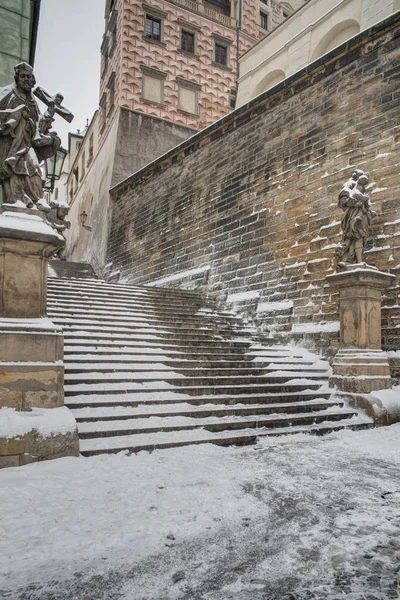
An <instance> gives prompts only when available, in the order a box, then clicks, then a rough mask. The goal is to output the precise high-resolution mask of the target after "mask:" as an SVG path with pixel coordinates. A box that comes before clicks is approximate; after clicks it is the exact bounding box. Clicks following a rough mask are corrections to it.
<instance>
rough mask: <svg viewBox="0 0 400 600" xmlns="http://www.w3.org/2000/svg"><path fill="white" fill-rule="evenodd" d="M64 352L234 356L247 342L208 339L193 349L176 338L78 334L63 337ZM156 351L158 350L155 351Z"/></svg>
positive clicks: (245, 346)
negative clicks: (102, 337) (135, 337)
mask: <svg viewBox="0 0 400 600" xmlns="http://www.w3.org/2000/svg"><path fill="white" fill-rule="evenodd" d="M64 343H65V346H64V349H65V352H66V353H67V350H68V351H70V349H75V350H74V352H76V351H77V348H79V349H80V350H79V352H81V351H82V350H83V351H85V350H86V349H94V348H96V352H97V351H100V349H107V348H109V349H114V350H117V349H119V350H120V351H122V352H125V350H127V349H128V348H129V349H131V350H134V349H136V350H137V351H138V350H139V349H144V348H146V349H147V351H148V352H149V353H150V352H151V351H153V352H156V353H158V354H162V353H164V354H166V353H168V354H171V353H174V354H180V355H182V354H185V355H186V354H187V355H188V356H190V355H192V356H193V355H200V354H206V355H211V356H212V355H213V354H225V355H226V356H228V355H235V356H242V357H243V356H244V355H245V351H246V350H247V349H248V347H249V344H246V343H244V342H225V343H223V342H222V341H220V342H219V343H217V342H214V341H210V342H208V343H207V342H206V341H203V342H202V343H201V344H196V346H195V350H193V347H192V346H191V345H190V344H189V343H188V344H187V345H186V346H185V344H183V343H182V340H181V341H179V340H176V343H175V344H174V343H171V340H169V341H167V340H157V339H155V340H154V339H150V338H145V339H144V338H141V339H133V340H132V339H130V338H129V336H128V337H127V338H125V337H123V338H122V339H121V338H119V337H118V338H116V339H114V338H109V339H101V340H100V339H98V338H96V337H93V338H91V337H88V338H85V336H80V337H79V338H76V337H72V338H68V337H66V339H65V342H64ZM81 349H82V350H81ZM157 351H158V352H157Z"/></svg>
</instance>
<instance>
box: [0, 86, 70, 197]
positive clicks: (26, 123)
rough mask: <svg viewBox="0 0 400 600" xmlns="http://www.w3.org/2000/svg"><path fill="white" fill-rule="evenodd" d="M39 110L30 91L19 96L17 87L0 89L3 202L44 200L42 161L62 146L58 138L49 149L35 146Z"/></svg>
mask: <svg viewBox="0 0 400 600" xmlns="http://www.w3.org/2000/svg"><path fill="white" fill-rule="evenodd" d="M40 118H41V117H40V112H39V107H38V105H37V103H36V101H35V99H34V98H33V96H32V94H31V92H29V93H27V94H26V95H25V94H23V93H20V92H19V90H18V89H17V87H16V85H9V86H6V87H3V88H0V125H1V126H2V127H3V128H4V126H6V127H7V129H6V131H5V132H4V133H5V135H4V133H1V129H0V183H3V187H4V196H5V197H4V201H5V202H7V203H10V204H14V203H15V202H18V201H20V202H23V203H24V205H27V206H29V205H32V202H33V203H36V202H38V201H39V200H41V199H42V197H43V186H42V172H41V169H40V162H41V161H42V160H44V159H45V158H47V157H49V156H52V155H53V154H54V152H55V150H56V149H57V147H58V146H59V145H60V140H59V138H57V137H56V136H55V137H54V138H53V139H52V143H51V144H49V145H46V146H37V147H34V145H35V141H37V140H39V139H40V132H39V129H38V124H39V121H40Z"/></svg>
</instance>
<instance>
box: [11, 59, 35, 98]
mask: <svg viewBox="0 0 400 600" xmlns="http://www.w3.org/2000/svg"><path fill="white" fill-rule="evenodd" d="M14 71H15V77H14V79H15V83H16V84H17V87H18V88H20V89H21V90H22V91H23V92H30V91H31V89H32V88H33V87H34V85H35V83H36V79H35V76H34V74H33V69H32V67H31V65H28V63H26V62H21V63H19V64H18V65H17V66H16V67H14Z"/></svg>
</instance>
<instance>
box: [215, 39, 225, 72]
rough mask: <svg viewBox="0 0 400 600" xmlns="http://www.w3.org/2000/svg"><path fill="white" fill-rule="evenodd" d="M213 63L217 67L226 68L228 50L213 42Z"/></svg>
mask: <svg viewBox="0 0 400 600" xmlns="http://www.w3.org/2000/svg"><path fill="white" fill-rule="evenodd" d="M215 62H216V63H218V64H219V65H224V66H228V48H227V47H226V46H223V45H222V44H218V42H215Z"/></svg>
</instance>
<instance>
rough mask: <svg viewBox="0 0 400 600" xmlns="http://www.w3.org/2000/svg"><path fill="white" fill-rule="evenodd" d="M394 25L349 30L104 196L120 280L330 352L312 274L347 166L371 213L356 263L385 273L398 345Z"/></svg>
mask: <svg viewBox="0 0 400 600" xmlns="http://www.w3.org/2000/svg"><path fill="white" fill-rule="evenodd" d="M399 39H400V16H399V15H397V16H396V15H394V16H392V17H391V18H389V19H387V20H386V21H384V22H382V23H380V24H379V25H377V26H375V27H373V28H371V29H369V30H367V31H365V32H363V33H361V34H359V35H358V36H356V37H355V38H353V39H352V40H350V41H349V42H347V43H345V44H343V45H342V46H340V47H339V48H337V49H335V50H333V51H331V52H330V53H329V54H328V55H325V56H324V57H323V58H321V59H320V60H319V61H318V62H316V63H313V65H312V66H309V67H306V68H304V69H303V70H302V71H300V72H298V73H297V74H295V75H293V76H292V77H290V78H289V79H287V80H286V81H284V82H282V83H281V84H278V85H277V86H276V87H275V88H273V89H272V90H269V91H268V92H265V93H264V94H263V95H262V96H259V97H258V98H256V99H254V100H253V101H251V102H250V103H249V104H247V105H245V106H243V107H241V108H239V109H237V110H236V111H234V112H233V113H231V114H230V115H228V116H227V117H225V118H224V119H222V120H220V121H219V122H217V123H215V124H214V125H212V126H211V127H209V128H207V129H206V130H204V131H202V132H200V133H198V134H196V135H195V136H193V137H192V138H191V139H190V140H187V141H186V142H184V143H183V144H181V145H180V146H179V147H177V148H175V149H173V150H171V151H170V152H169V153H168V154H166V155H165V156H163V157H161V158H160V159H158V160H156V161H154V162H153V163H151V164H150V165H148V166H147V167H145V168H143V169H142V170H141V171H139V172H138V173H136V174H134V175H133V176H132V177H131V178H129V179H128V180H126V181H125V182H123V183H121V184H120V185H117V186H115V187H114V189H113V190H112V224H111V232H110V236H109V243H108V261H111V262H112V263H113V268H114V269H119V270H120V272H121V276H122V278H123V279H124V280H126V281H130V282H132V283H142V284H143V283H149V282H153V283H154V282H155V283H157V280H159V283H160V284H161V283H162V285H168V284H170V285H174V286H179V285H182V286H190V285H192V284H191V283H190V282H191V273H192V274H193V275H196V277H197V276H198V274H199V273H202V277H201V282H202V287H203V288H204V287H205V288H206V289H207V291H209V292H212V293H219V294H220V295H221V300H223V301H225V302H227V303H228V304H230V305H231V306H235V307H237V308H238V309H239V310H240V311H241V312H244V313H245V314H247V315H248V316H250V317H251V318H253V319H255V320H256V321H257V322H258V323H259V324H260V325H261V326H262V327H263V328H264V329H266V330H268V331H270V332H273V333H275V334H276V335H281V336H284V337H285V336H286V337H290V338H292V339H295V340H298V341H301V342H302V343H304V342H306V341H307V339H308V338H310V337H311V338H312V339H313V340H314V343H315V345H316V346H317V347H320V348H321V349H324V348H325V353H326V354H329V352H332V351H333V350H334V348H335V346H337V341H338V327H339V323H338V311H337V296H335V295H332V294H331V292H330V290H329V289H328V287H327V285H326V282H325V277H326V275H327V274H330V273H332V272H333V270H334V268H335V265H334V259H333V256H334V250H335V248H336V246H337V245H338V244H339V243H340V239H341V230H340V219H341V216H342V215H341V211H340V209H339V208H338V206H337V198H338V193H339V191H340V188H341V186H342V184H343V183H344V182H345V181H346V180H347V178H349V176H350V175H351V172H352V170H353V169H354V167H359V168H362V169H364V170H365V171H366V172H367V173H368V175H369V178H370V186H369V193H370V198H371V203H372V208H373V210H375V211H376V212H377V216H376V218H375V220H374V223H373V228H372V232H371V237H370V239H369V240H368V244H367V253H366V257H365V258H366V260H367V262H369V263H370V264H372V265H375V266H376V267H378V268H379V269H382V270H384V271H390V272H391V273H394V274H395V275H397V276H398V279H397V282H398V283H397V285H396V286H394V287H393V288H392V289H389V290H388V291H387V293H386V295H385V297H384V301H383V305H384V308H383V323H382V325H383V345H384V348H385V349H387V350H391V351H392V352H393V353H395V352H396V351H397V350H398V349H399V348H400V328H399V325H400V306H399V305H400V301H399V296H400V285H399V275H400V189H399V184H400V174H399V172H400V164H399V163H400V154H399V150H400V92H399V77H400V62H399V59H400V45H399Z"/></svg>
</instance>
